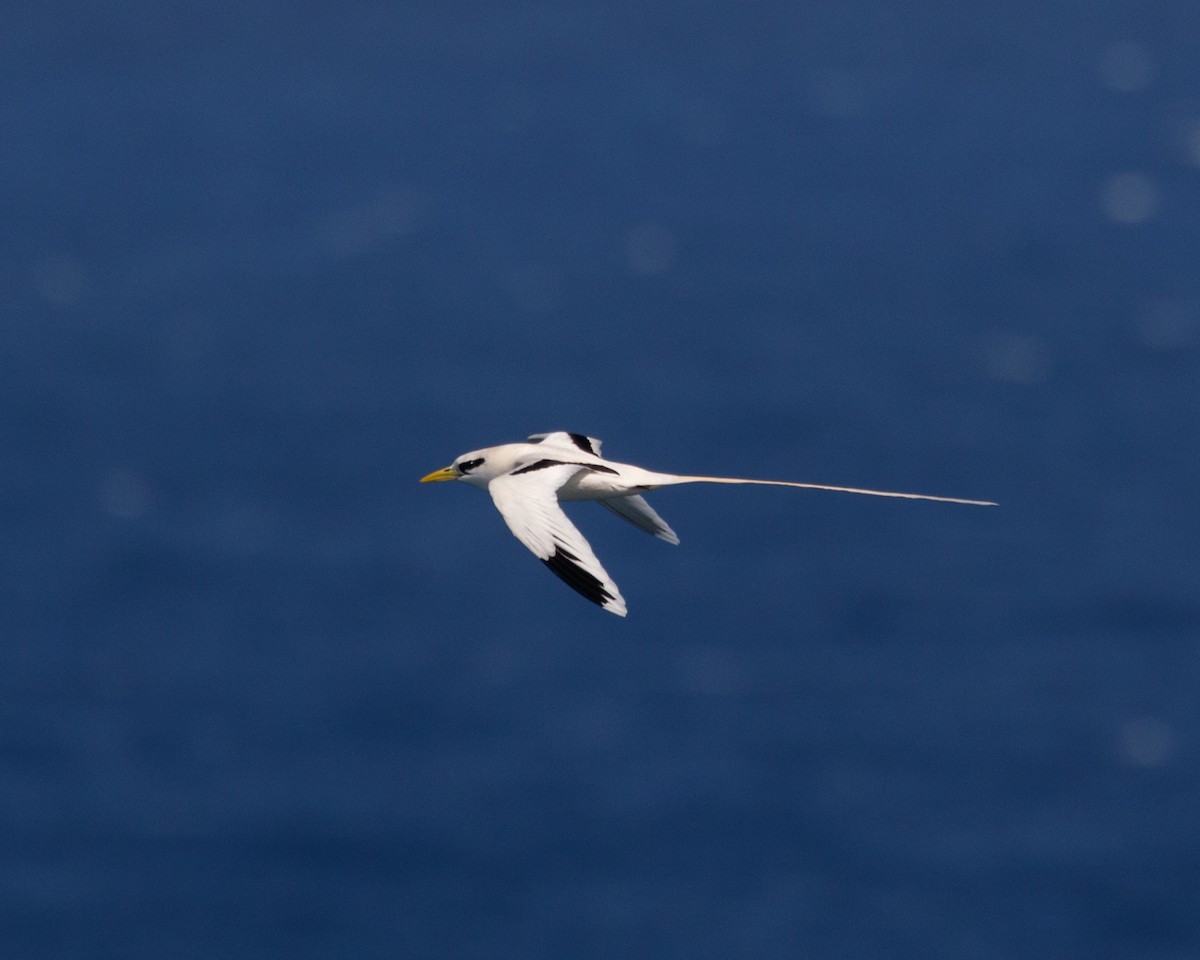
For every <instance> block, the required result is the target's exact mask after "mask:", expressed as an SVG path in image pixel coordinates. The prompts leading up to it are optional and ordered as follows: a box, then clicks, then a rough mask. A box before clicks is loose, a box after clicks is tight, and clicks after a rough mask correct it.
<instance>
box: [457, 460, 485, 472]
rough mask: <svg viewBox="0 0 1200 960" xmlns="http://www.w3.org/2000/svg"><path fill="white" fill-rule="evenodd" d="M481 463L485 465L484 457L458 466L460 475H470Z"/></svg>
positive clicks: (465, 461)
mask: <svg viewBox="0 0 1200 960" xmlns="http://www.w3.org/2000/svg"><path fill="white" fill-rule="evenodd" d="M481 463H483V457H476V458H475V459H474V460H464V461H463V462H462V463H460V464H459V465H458V470H459V473H470V472H471V471H472V470H474V469H475V468H476V467H477V466H479V465H480V464H481Z"/></svg>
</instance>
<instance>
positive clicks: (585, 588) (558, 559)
mask: <svg viewBox="0 0 1200 960" xmlns="http://www.w3.org/2000/svg"><path fill="white" fill-rule="evenodd" d="M542 563H544V564H545V565H546V566H547V567H549V568H550V572H551V573H553V574H554V575H555V576H556V577H558V579H560V580H561V581H562V582H563V583H565V584H566V585H567V586H568V587H570V588H571V589H572V590H574V591H575V592H576V593H578V594H580V595H581V596H584V597H586V598H587V599H588V600H591V601H592V603H594V604H597V605H599V606H601V607H602V606H604V604H605V603H606V602H608V601H610V600H613V599H615V598H614V597H613V595H612V594H611V593H609V592H608V591H607V590H605V589H604V584H603V583H601V582H600V581H599V580H598V579H596V577H594V576H592V574H590V573H588V572H587V571H586V570H584V569H583V567H581V566H579V558H578V557H577V556H575V554H573V553H571V552H570V551H569V550H566V549H564V548H563V547H561V546H558V545H556V546H555V549H554V553H552V554H550V557H549V558H548V559H546V560H543V561H542Z"/></svg>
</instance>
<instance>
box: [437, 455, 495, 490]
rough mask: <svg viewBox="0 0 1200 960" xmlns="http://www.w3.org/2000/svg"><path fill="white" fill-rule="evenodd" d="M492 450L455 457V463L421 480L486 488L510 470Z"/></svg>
mask: <svg viewBox="0 0 1200 960" xmlns="http://www.w3.org/2000/svg"><path fill="white" fill-rule="evenodd" d="M491 454H492V451H491V450H472V451H471V452H470V453H464V454H461V455H460V456H458V457H455V459H454V462H453V463H452V464H450V466H448V467H442V469H441V470H434V471H433V473H428V474H426V475H425V476H423V477H422V478H421V482H422V483H435V482H437V481H439V480H462V481H463V482H464V483H469V484H471V486H473V487H486V486H487V485H488V481H490V480H492V479H493V478H494V477H497V476H499V475H500V474H502V473H504V472H505V471H506V470H508V469H509V465H508V464H507V462H505V463H501V462H499V460H500V458H497V457H495V456H492V455H491Z"/></svg>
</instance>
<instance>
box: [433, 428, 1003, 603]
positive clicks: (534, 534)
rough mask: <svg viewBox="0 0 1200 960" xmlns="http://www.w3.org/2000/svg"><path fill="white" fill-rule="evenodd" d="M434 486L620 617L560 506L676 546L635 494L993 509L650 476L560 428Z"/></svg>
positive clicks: (464, 463)
mask: <svg viewBox="0 0 1200 960" xmlns="http://www.w3.org/2000/svg"><path fill="white" fill-rule="evenodd" d="M435 480H462V481H463V482H464V483H469V484H471V486H473V487H482V488H484V489H485V490H487V491H488V492H489V493H490V494H491V495H492V500H493V501H494V502H495V504H496V509H497V510H499V511H500V516H502V517H503V518H504V522H505V523H507V524H508V529H509V530H511V531H512V532H513V535H514V536H515V537H516V538H517V539H518V540H520V541H521V542H522V543H523V544H525V546H527V547H528V548H529V549H530V550H531V551H533V554H534V556H536V557H537V558H538V559H539V560H541V561H542V562H543V563H544V564H546V566H548V567H549V568H550V569H551V570H552V571H553V572H554V573H555V574H556V575H557V576H558V577H559V578H561V579H562V580H563V581H564V582H565V583H566V584H567V586H569V587H571V588H572V589H574V590H576V591H578V592H579V593H581V594H582V595H583V596H585V597H587V599H589V600H591V601H592V602H593V603H597V604H599V605H600V606H601V607H603V608H604V609H605V610H607V611H609V612H610V613H615V614H617V615H618V616H621V617H623V616H625V614H626V612H627V611H626V607H625V600H624V598H623V597H622V596H621V591H620V590H618V589H617V585H616V584H615V583H614V582H613V579H612V577H610V576H609V575H608V571H606V570H605V569H604V567H602V566H601V565H600V561H599V560H597V559H596V555H595V554H594V553H593V552H592V548H591V547H590V546H589V545H588V542H587V541H586V540H585V539H584V538H583V534H581V533H580V532H579V531H578V530H577V529H576V528H575V525H574V524H573V523H571V521H570V520H568V519H567V515H566V514H565V513H563V510H562V507H560V506H559V505H558V504H559V501H560V500H595V501H596V502H597V503H599V504H600V505H601V506H602V507H607V508H608V509H609V510H611V511H612V512H613V513H615V514H616V515H617V516H618V517H622V518H624V519H625V520H628V521H629V522H630V523H632V524H633V525H634V526H635V527H639V528H640V529H642V530H645V531H646V532H647V533H651V534H653V535H654V536H656V537H658V539H659V540H665V541H666V542H667V543H679V537H677V536H676V535H675V531H674V530H672V529H671V528H670V527H669V526H667V523H666V521H665V520H663V518H662V517H660V516H659V515H658V514H657V513H655V512H654V509H653V508H652V507H651V506H650V504H648V503H647V502H646V500H645V498H644V497H643V496H642V494H643V493H645V492H646V491H648V490H657V489H658V488H659V487H667V486H671V485H673V484H677V483H754V484H760V485H763V486H771V487H801V488H803V489H807V490H837V491H840V492H842V493H865V494H869V495H870V496H873V497H900V498H902V499H904V500H937V501H939V502H941V503H969V504H973V505H976V506H982V507H992V506H995V504H994V503H992V502H991V501H990V500H962V499H959V498H958V497H931V496H928V495H926V494H922V493H895V492H893V491H890V490H862V489H859V488H857V487H831V486H828V485H826V484H823V483H794V482H791V481H788V480H738V479H734V478H733V477H686V476H676V475H675V474H673V473H655V472H654V471H653V470H645V469H643V468H642V467H635V466H633V464H629V463H616V462H614V461H612V460H605V459H604V458H603V457H602V456H600V441H599V440H596V439H595V438H594V437H585V436H584V435H583V434H581V433H567V432H565V431H561V430H560V431H557V432H555V433H535V434H534V435H533V436H531V437H530V438H529V439H528V441H527V442H525V443H503V444H501V445H500V446H497V447H485V448H483V449H482V450H472V451H471V452H470V453H464V454H463V455H462V456H460V457H458V458H457V459H456V460H455V461H454V462H453V463H452V464H450V466H448V467H443V468H442V469H441V470H434V471H433V473H430V474H428V475H426V476H424V477H422V478H421V483H429V482H431V481H435Z"/></svg>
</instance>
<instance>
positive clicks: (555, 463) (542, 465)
mask: <svg viewBox="0 0 1200 960" xmlns="http://www.w3.org/2000/svg"><path fill="white" fill-rule="evenodd" d="M565 463H569V464H571V466H574V467H587V469H589V470H596V471H598V472H599V473H614V474H615V473H616V472H617V471H616V470H614V469H613V468H612V467H602V466H600V464H598V463H580V462H579V461H577V460H537V461H535V462H533V463H531V464H528V465H526V466H524V467H517V469H516V470H514V471H513V472H512V474H511V476H514V477H516V476H519V475H520V474H522V473H533V471H534V470H545V469H546V468H547V467H561V466H562V465H563V464H565Z"/></svg>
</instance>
